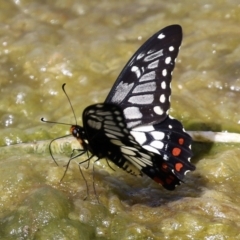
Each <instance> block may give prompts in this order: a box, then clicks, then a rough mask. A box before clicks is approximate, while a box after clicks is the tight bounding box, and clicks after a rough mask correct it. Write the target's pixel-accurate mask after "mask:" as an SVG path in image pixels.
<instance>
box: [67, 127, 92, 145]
mask: <svg viewBox="0 0 240 240" xmlns="http://www.w3.org/2000/svg"><path fill="white" fill-rule="evenodd" d="M70 132H71V134H72V135H73V136H74V137H75V138H76V139H77V140H78V142H79V143H80V144H81V146H82V147H83V148H84V149H88V140H87V138H86V133H85V131H84V129H83V127H81V126H79V125H72V126H71V128H70Z"/></svg>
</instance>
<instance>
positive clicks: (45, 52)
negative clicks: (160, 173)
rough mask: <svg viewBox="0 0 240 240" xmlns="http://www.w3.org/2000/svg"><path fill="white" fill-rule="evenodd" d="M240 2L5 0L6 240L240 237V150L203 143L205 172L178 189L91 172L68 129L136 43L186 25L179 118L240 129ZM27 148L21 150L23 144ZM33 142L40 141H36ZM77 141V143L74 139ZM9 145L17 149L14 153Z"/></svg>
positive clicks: (175, 96)
mask: <svg viewBox="0 0 240 240" xmlns="http://www.w3.org/2000/svg"><path fill="white" fill-rule="evenodd" d="M239 18H240V4H239V3H238V1H236V0H234V1H227V2H224V1H215V2H214V3H209V1H194V2H192V3H190V2H189V1H186V0H185V1H181V2H180V1H179V2H178V1H174V2H166V1H144V2H143V1H127V0H126V1H124V2H118V3H117V2H115V1H109V0H108V1H102V2H99V1H91V2H89V1H77V0H71V1H67V0H62V1H55V2H54V3H52V1H44V2H40V1H27V0H25V1H18V0H15V1H1V2H0V20H1V21H0V24H1V27H0V61H1V69H0V84H1V102H0V129H1V136H0V145H1V146H2V148H1V161H0V165H1V168H0V172H1V174H0V190H1V197H0V225H1V227H0V237H1V239H17V238H18V239H47V238H48V239H54V237H55V238H56V239H61V238H62V239H80V237H81V239H130V238H133V239H240V235H239V230H238V229H239V225H240V219H239V216H240V214H239V211H240V205H239V198H240V188H239V181H240V174H239V172H240V163H239V162H240V159H239V155H240V154H239V153H240V152H239V151H240V150H239V145H237V144H235V145H233V144H217V143H208V144H206V143H195V144H194V145H193V151H194V153H195V157H194V158H193V160H192V161H193V162H194V163H195V164H196V167H197V170H196V171H195V172H193V173H190V174H188V176H187V177H186V180H185V184H183V185H182V186H180V187H178V188H177V189H176V190H175V191H174V192H169V191H166V190H164V189H163V188H162V187H160V186H159V185H157V184H156V183H155V182H153V181H152V180H150V179H148V178H147V177H143V178H142V179H138V178H134V177H132V176H130V175H128V174H126V173H125V172H123V171H122V170H120V169H117V168H116V167H115V166H112V165H111V166H112V167H113V168H114V169H115V171H113V170H112V169H110V168H109V167H108V165H107V164H106V162H105V161H104V160H103V161H101V162H100V163H99V164H96V165H95V169H94V183H95V185H94V186H95V189H96V191H97V195H99V200H100V202H101V204H98V203H97V199H96V195H95V194H94V189H93V187H92V181H93V175H92V172H93V171H92V167H91V166H90V167H89V169H85V168H84V166H83V167H82V169H83V173H84V176H85V177H86V179H87V182H88V185H89V197H88V198H87V199H86V200H85V201H84V199H85V196H86V186H85V182H84V181H83V179H82V177H81V174H80V173H79V169H78V164H77V163H78V162H80V161H81V160H83V159H84V158H82V159H76V160H74V161H72V163H71V165H70V168H69V170H68V172H67V174H66V176H65V178H64V179H63V181H62V182H61V183H59V181H60V179H61V178H62V176H63V173H64V170H65V168H64V167H63V166H64V165H65V164H66V163H67V160H68V156H69V154H70V152H71V150H70V145H71V144H72V142H71V140H69V141H70V142H68V141H66V142H65V143H64V144H63V145H61V146H60V147H59V145H57V144H56V146H55V149H54V153H55V154H56V155H57V158H58V159H60V160H59V161H58V163H59V166H56V165H55V163H54V162H53V161H52V159H51V156H50V155H49V152H48V142H39V141H40V140H50V139H53V138H55V137H59V136H62V135H66V134H69V128H68V126H62V125H51V124H43V123H41V122H40V118H41V117H46V118H47V119H48V120H52V121H59V122H66V123H70V124H74V123H75V122H74V117H73V114H72V112H71V109H70V106H69V104H68V102H67V99H66V97H65V96H64V94H63V92H62V89H61V85H62V84H63V83H67V85H66V90H67V92H68V95H69V97H70V99H71V102H72V104H73V107H74V110H75V112H76V115H77V116H78V123H79V124H81V113H82V111H83V109H84V108H85V107H86V106H88V105H90V104H92V103H96V102H103V101H104V99H105V97H106V95H107V93H108V92H109V89H110V88H111V86H112V84H113V83H114V80H115V79H116V78H117V76H118V74H119V73H120V71H121V69H122V68H123V66H124V65H125V63H126V62H127V60H128V59H129V58H130V57H131V56H132V54H133V53H134V52H135V51H136V50H137V48H138V47H139V46H140V45H141V44H142V43H143V42H144V41H145V40H146V39H147V38H148V37H150V36H151V35H152V34H153V33H155V32H156V31H158V30H159V29H161V28H163V27H165V26H167V25H170V24H175V23H176V24H180V25H181V26H182V28H183V31H184V37H183V44H182V47H181V50H180V53H179V56H178V59H177V63H176V67H175V70H174V74H173V81H172V98H171V99H172V105H171V106H172V108H171V115H173V116H174V117H176V118H178V119H179V120H181V121H182V122H183V123H184V126H185V128H186V129H187V130H213V131H230V132H240V126H239V123H240V114H239V113H240V109H239V104H238V102H239V98H240V95H239V94H240V93H239V90H240V77H239V76H240V70H239V69H240V68H239V67H240V61H239V56H240V44H239V39H240V32H239V20H240V19H239ZM16 143H24V144H23V145H14V146H10V145H12V144H16ZM26 143H31V144H30V145H28V144H26ZM74 144H75V145H74V146H76V143H74ZM6 146H7V147H6Z"/></svg>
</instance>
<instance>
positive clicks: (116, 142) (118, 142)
mask: <svg viewBox="0 0 240 240" xmlns="http://www.w3.org/2000/svg"><path fill="white" fill-rule="evenodd" d="M110 142H111V143H113V144H115V145H117V146H123V145H124V144H123V143H122V142H121V141H120V140H117V139H111V140H110Z"/></svg>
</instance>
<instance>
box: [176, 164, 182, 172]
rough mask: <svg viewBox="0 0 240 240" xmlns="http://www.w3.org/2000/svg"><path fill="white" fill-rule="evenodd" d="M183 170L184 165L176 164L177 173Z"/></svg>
mask: <svg viewBox="0 0 240 240" xmlns="http://www.w3.org/2000/svg"><path fill="white" fill-rule="evenodd" d="M182 168H183V164H182V163H176V164H175V170H176V171H177V172H180V171H181V169H182Z"/></svg>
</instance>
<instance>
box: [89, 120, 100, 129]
mask: <svg viewBox="0 0 240 240" xmlns="http://www.w3.org/2000/svg"><path fill="white" fill-rule="evenodd" d="M87 124H88V125H89V126H90V127H92V128H95V129H100V128H101V127H102V123H101V122H97V121H94V120H91V119H88V121H87Z"/></svg>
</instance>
